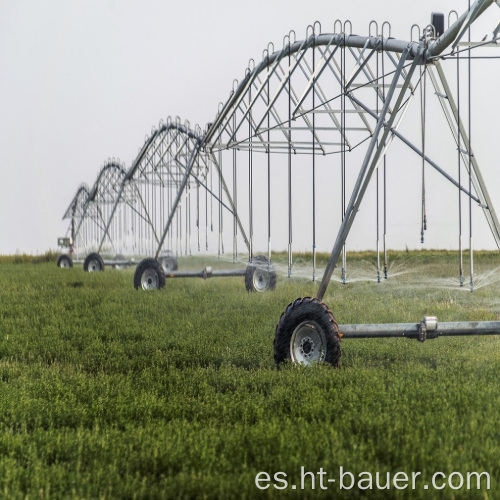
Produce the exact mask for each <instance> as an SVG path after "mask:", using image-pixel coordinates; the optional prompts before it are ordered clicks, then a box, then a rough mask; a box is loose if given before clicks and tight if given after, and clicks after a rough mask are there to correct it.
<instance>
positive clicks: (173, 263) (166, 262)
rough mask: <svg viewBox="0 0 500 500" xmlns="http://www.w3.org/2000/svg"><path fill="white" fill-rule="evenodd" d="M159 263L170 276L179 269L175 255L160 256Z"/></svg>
mask: <svg viewBox="0 0 500 500" xmlns="http://www.w3.org/2000/svg"><path fill="white" fill-rule="evenodd" d="M158 262H159V263H160V265H161V267H162V269H163V272H164V273H165V274H168V273H170V272H171V271H177V269H178V268H179V264H178V262H177V259H176V258H175V257H174V256H173V255H160V257H159V258H158Z"/></svg>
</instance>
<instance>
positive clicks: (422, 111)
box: [420, 64, 427, 243]
mask: <svg viewBox="0 0 500 500" xmlns="http://www.w3.org/2000/svg"><path fill="white" fill-rule="evenodd" d="M426 90H427V67H426V66H425V64H424V66H423V68H422V73H421V75H420V124H421V133H422V219H421V220H422V222H421V228H420V243H423V242H424V231H427V214H426V209H425V125H426V124H425V119H426Z"/></svg>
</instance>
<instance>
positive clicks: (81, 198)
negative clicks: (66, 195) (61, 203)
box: [63, 184, 90, 250]
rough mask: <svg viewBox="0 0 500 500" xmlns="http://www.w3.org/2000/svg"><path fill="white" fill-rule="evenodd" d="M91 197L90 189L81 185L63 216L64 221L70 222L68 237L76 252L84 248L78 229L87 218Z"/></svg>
mask: <svg viewBox="0 0 500 500" xmlns="http://www.w3.org/2000/svg"><path fill="white" fill-rule="evenodd" d="M89 196H90V188H89V187H88V186H87V185H86V184H81V185H80V186H79V188H78V189H77V191H76V194H75V196H74V197H73V199H72V200H71V203H70V204H69V206H68V208H67V209H66V212H64V215H63V220H65V219H69V220H70V223H69V227H68V230H67V232H66V236H69V237H70V238H71V245H72V246H73V248H74V249H76V250H78V248H81V247H83V246H84V242H83V241H82V240H81V237H80V232H79V230H77V228H79V227H80V225H81V221H82V220H83V219H84V218H85V214H86V207H87V204H88V199H89Z"/></svg>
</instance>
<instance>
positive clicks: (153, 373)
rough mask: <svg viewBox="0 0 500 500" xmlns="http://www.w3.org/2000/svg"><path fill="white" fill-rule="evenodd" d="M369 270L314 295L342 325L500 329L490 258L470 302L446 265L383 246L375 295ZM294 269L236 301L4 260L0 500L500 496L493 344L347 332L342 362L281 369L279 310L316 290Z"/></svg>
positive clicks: (233, 292)
mask: <svg viewBox="0 0 500 500" xmlns="http://www.w3.org/2000/svg"><path fill="white" fill-rule="evenodd" d="M374 258H375V257H374V255H373V254H371V253H364V254H353V255H351V257H350V259H349V261H348V278H349V276H354V277H355V278H356V279H355V280H354V279H353V280H351V281H350V282H348V284H347V285H340V284H339V283H338V282H333V283H332V284H331V286H330V288H329V289H328V292H327V294H326V296H325V302H326V303H327V304H328V305H329V307H330V308H331V309H332V311H333V312H334V314H335V315H336V317H337V319H338V321H339V323H343V324H345V323H362V322H376V323H377V322H418V321H419V320H420V319H421V317H422V316H423V315H425V314H432V315H437V316H438V318H439V320H440V321H458V320H498V319H499V318H500V299H499V291H500V284H499V280H498V279H497V278H498V276H499V274H500V271H498V270H497V267H498V265H499V260H500V259H499V257H498V254H496V253H488V252H486V253H481V254H480V253H478V254H476V255H475V268H476V280H477V281H478V282H479V281H480V278H481V279H482V280H483V285H482V286H477V287H476V290H475V292H474V293H470V289H469V288H467V286H465V287H463V288H460V287H459V286H458V275H457V259H458V257H457V255H456V254H454V253H449V252H429V253H420V252H417V253H409V254H406V253H401V254H396V253H395V254H391V266H392V269H393V271H394V273H393V275H391V273H390V278H391V279H389V280H387V281H385V280H383V282H382V283H380V284H378V283H376V282H374V281H373V279H374V275H373V269H374V266H375V260H374ZM242 260H243V261H244V259H242ZM309 260H310V259H309V256H308V255H304V256H299V258H297V259H296V261H295V262H296V267H295V268H294V273H293V274H292V278H291V279H287V278H285V277H283V275H282V274H280V278H279V281H278V285H277V289H276V290H275V292H273V293H268V294H247V293H246V292H245V289H244V285H243V279H242V278H213V279H211V280H207V281H203V280H200V279H191V280H189V279H174V280H167V284H166V287H165V289H163V290H161V291H159V292H155V293H142V292H138V291H135V290H134V289H133V287H132V277H133V269H129V270H125V271H116V270H111V269H109V270H108V269H107V270H106V271H105V272H104V273H93V274H85V273H83V271H82V269H81V268H80V267H78V268H76V267H75V268H73V269H64V270H63V269H58V268H56V266H55V264H54V263H43V262H41V263H36V264H35V263H33V262H31V263H30V262H27V263H23V264H22V265H19V264H15V263H13V262H8V261H2V262H1V263H0V496H3V497H5V498H30V499H31V498H257V497H259V496H264V497H274V496H276V497H277V496H280V497H282V496H286V497H293V498H299V497H300V498H303V497H313V496H317V495H319V496H322V495H324V496H325V498H326V497H328V498H331V497H335V496H337V495H341V497H342V498H359V497H360V496H365V495H366V493H369V495H368V496H367V497H369V498H496V497H498V496H499V494H500V482H499V481H500V466H499V464H500V448H499V447H498V442H500V431H499V430H498V424H497V414H498V412H499V410H500V390H499V389H498V379H499V375H500V339H498V338H497V337H483V338H481V337H476V338H473V337H469V338H467V337H463V338H440V339H437V340H433V341H428V342H426V343H424V344H419V343H418V342H415V341H410V340H407V339H387V340H346V341H344V342H343V356H342V367H341V368H340V369H338V370H335V369H332V368H331V367H329V366H316V367H313V368H312V369H304V368H301V367H292V366H290V367H286V368H285V369H282V370H279V371H277V370H276V369H275V367H274V362H273V351H272V342H273V336H274V329H275V327H276V323H277V321H278V319H279V316H280V314H281V312H282V311H283V310H284V308H285V307H286V305H287V304H288V303H289V302H291V301H292V300H294V299H295V298H297V297H301V296H307V295H314V294H315V291H316V290H317V286H318V283H317V282H312V281H311V279H310V276H311V274H310V262H309ZM276 261H277V265H278V268H279V269H281V266H282V265H283V263H286V259H284V258H282V256H279V255H278V256H277V258H276ZM325 262H326V256H321V259H319V263H318V266H319V265H320V264H321V266H324V265H325ZM188 263H190V264H191V265H192V266H193V267H194V268H197V267H199V266H200V265H201V266H204V265H210V264H213V261H212V260H211V259H202V258H197V259H194V258H193V259H188V258H184V259H181V260H180V264H181V266H183V267H186V266H187V265H188ZM207 263H208V264H207ZM228 265H233V264H231V263H228V262H222V263H220V267H227V266H228ZM236 265H237V266H241V265H243V266H244V262H242V263H238V264H236ZM375 269H376V266H375ZM395 270H397V274H396V271H395ZM295 271H296V273H295ZM299 271H300V272H299ZM337 275H338V273H337ZM375 277H376V275H375ZM467 280H468V278H467ZM467 280H466V284H467V283H468V281H467ZM301 466H303V467H305V470H306V471H312V472H318V471H319V470H320V467H322V468H323V470H324V471H326V472H327V473H328V477H330V478H336V479H337V481H338V479H339V473H338V471H339V467H340V466H343V468H344V470H348V471H351V472H352V473H353V474H359V473H361V472H371V473H373V474H375V472H377V471H379V472H381V473H383V474H385V473H386V472H391V473H393V474H394V473H396V472H398V471H403V472H406V473H407V474H408V475H409V476H411V473H412V472H419V471H420V472H422V475H421V479H419V480H418V481H417V484H416V489H415V490H410V489H409V488H407V489H405V490H397V489H396V488H394V487H391V489H389V490H383V491H377V490H370V491H367V492H366V491H361V490H360V489H359V488H358V487H357V486H355V487H353V488H352V489H351V490H343V491H339V489H338V483H333V484H328V490H324V491H322V490H320V487H319V484H318V476H316V484H315V487H316V488H315V490H312V489H311V486H312V484H311V480H310V477H308V479H307V480H306V483H305V486H306V489H305V490H301V489H300V471H301ZM262 471H266V472H268V473H269V474H270V475H271V476H272V475H273V474H275V473H276V472H280V471H281V472H285V473H286V474H287V480H288V482H289V487H288V489H287V490H282V491H280V490H277V489H276V488H274V487H273V486H272V485H271V486H270V487H269V489H267V490H265V491H260V490H258V489H257V488H256V486H255V476H256V474H258V473H259V472H262ZM436 471H442V472H444V473H445V474H450V473H452V472H455V471H457V472H460V473H462V474H463V475H464V476H465V475H466V473H467V472H473V471H478V472H482V471H487V472H488V473H489V474H490V477H491V489H490V490H489V491H487V490H486V489H485V488H484V485H483V489H482V490H481V491H477V490H473V491H466V490H465V489H464V488H463V489H462V490H459V491H455V490H453V489H451V488H449V487H447V488H445V489H443V490H442V491H434V490H432V489H428V490H425V489H424V488H423V485H424V484H430V480H431V476H432V474H433V473H434V472H436ZM277 484H278V485H280V484H279V483H277ZM291 484H296V485H297V489H296V490H292V489H291ZM281 486H282V484H281Z"/></svg>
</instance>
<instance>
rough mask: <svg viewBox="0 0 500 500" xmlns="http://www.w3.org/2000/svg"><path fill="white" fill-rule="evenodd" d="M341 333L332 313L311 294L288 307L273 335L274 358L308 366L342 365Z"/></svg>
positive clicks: (278, 361) (279, 362) (279, 361)
mask: <svg viewBox="0 0 500 500" xmlns="http://www.w3.org/2000/svg"><path fill="white" fill-rule="evenodd" d="M340 356H341V348H340V334H339V329H338V326H337V321H336V320H335V318H334V316H333V314H332V312H331V311H330V309H328V307H327V306H326V305H325V304H324V303H323V302H321V301H319V300H318V299H315V298H311V297H305V298H302V299H297V300H295V301H294V302H292V303H291V304H289V305H288V307H287V308H286V309H285V312H284V313H283V314H282V315H281V318H280V320H279V322H278V325H277V326H276V332H275V335H274V361H275V363H276V366H277V367H278V368H279V366H280V364H281V363H283V362H285V361H291V362H292V363H294V364H302V365H306V366H309V365H311V364H313V363H321V362H326V363H330V364H331V365H333V366H335V367H338V366H339V365H340Z"/></svg>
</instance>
